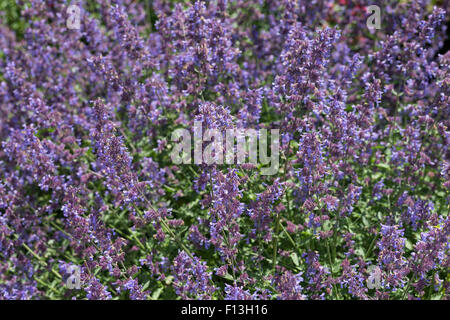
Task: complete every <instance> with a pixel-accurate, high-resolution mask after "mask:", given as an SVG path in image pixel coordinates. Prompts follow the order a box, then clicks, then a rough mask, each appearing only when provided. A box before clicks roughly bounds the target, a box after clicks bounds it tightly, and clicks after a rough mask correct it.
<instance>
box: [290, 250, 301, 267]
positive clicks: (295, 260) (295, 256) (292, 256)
mask: <svg viewBox="0 0 450 320" xmlns="http://www.w3.org/2000/svg"><path fill="white" fill-rule="evenodd" d="M291 259H292V262H294V265H295V266H296V267H298V266H299V263H298V256H297V254H296V253H295V252H293V253H291Z"/></svg>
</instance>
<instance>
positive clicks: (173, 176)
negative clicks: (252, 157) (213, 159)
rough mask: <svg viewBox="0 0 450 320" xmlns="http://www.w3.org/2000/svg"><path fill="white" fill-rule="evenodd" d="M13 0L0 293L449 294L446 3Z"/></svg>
mask: <svg viewBox="0 0 450 320" xmlns="http://www.w3.org/2000/svg"><path fill="white" fill-rule="evenodd" d="M6 2H7V3H8V4H7V6H4V5H1V8H2V10H1V11H0V146H1V147H0V176H1V180H0V299H48V298H51V299H176V298H177V297H180V298H182V299H239V300H244V299H300V300H303V299H450V284H449V283H450V274H449V273H448V270H450V269H449V268H450V259H449V249H450V221H449V212H450V210H449V208H450V203H449V201H450V193H449V189H450V150H449V148H448V147H449V145H450V52H449V51H446V50H448V48H446V45H445V43H448V42H446V41H448V39H447V38H446V33H447V32H448V30H447V27H446V24H447V23H448V21H449V17H448V15H447V13H448V9H449V8H450V2H449V1H448V0H440V1H435V0H415V1H394V0H380V1H368V0H355V1H348V0H339V1H333V0H320V1H303V0H273V1H260V0H213V1H201V0H198V1H187V0H179V1H165V0H154V1H132V0H96V1H93V0H76V1H72V4H73V5H77V6H78V7H79V8H80V16H79V17H75V18H79V21H80V26H79V28H71V27H70V26H69V24H68V23H67V19H69V18H73V17H70V15H72V14H73V13H72V12H69V11H67V8H68V4H67V3H68V2H67V1H63V0H48V1H41V0H30V1H22V0H17V1H12V0H8V1H6ZM373 4H375V5H378V6H379V7H380V8H381V28H380V29H372V28H368V26H367V19H368V17H369V13H368V12H367V7H368V6H370V5H373ZM194 123H200V124H201V126H202V128H203V131H205V130H206V129H216V130H218V131H219V132H222V133H223V134H225V130H227V129H232V128H237V129H242V128H247V129H255V130H259V129H279V132H280V154H279V156H280V159H279V169H278V171H277V172H276V173H275V174H274V175H263V174H261V169H262V167H263V166H262V165H255V164H248V163H247V164H237V163H236V162H235V164H232V165H230V164H210V163H202V164H199V163H192V164H177V165H175V164H174V162H173V161H172V159H171V156H170V152H171V150H172V148H173V147H174V141H172V140H171V135H172V133H173V132H174V131H175V130H176V129H179V128H185V129H188V130H191V129H192V128H193V127H194ZM210 141H211V140H210ZM210 143H212V142H210ZM207 145H208V143H206V144H203V146H200V148H204V147H205V146H207ZM196 147H197V146H194V145H193V148H192V149H193V150H192V151H194V148H196ZM259 151H260V150H259ZM74 267H76V268H77V275H78V272H79V277H80V279H79V280H80V284H81V287H80V289H76V288H75V289H73V288H68V286H67V281H69V280H68V279H69V278H70V279H71V278H73V276H74V274H73V273H71V270H73V268H74ZM371 270H376V277H377V279H376V281H374V280H373V279H374V278H373V277H374V274H373V273H371V272H372V271H371ZM368 283H369V284H370V285H368Z"/></svg>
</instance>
